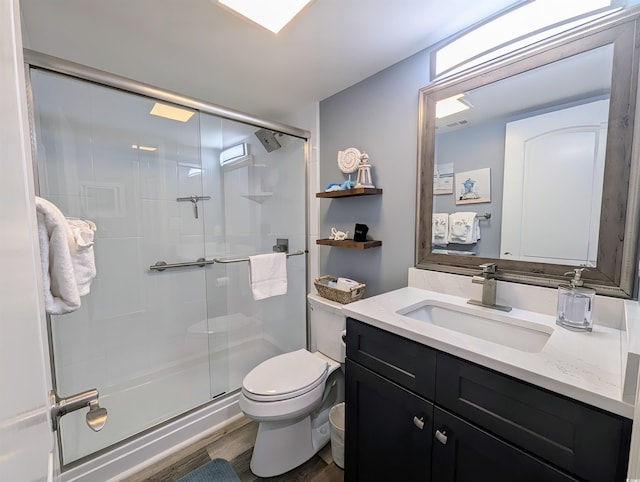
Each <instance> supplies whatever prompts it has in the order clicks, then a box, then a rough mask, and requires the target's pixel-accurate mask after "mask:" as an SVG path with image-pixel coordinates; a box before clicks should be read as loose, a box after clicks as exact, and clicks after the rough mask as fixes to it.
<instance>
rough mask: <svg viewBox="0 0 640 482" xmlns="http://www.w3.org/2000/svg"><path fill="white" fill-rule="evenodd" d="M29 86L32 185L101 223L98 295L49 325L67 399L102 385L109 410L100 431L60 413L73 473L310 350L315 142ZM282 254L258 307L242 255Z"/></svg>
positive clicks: (63, 87)
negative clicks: (310, 169) (309, 208)
mask: <svg viewBox="0 0 640 482" xmlns="http://www.w3.org/2000/svg"><path fill="white" fill-rule="evenodd" d="M29 78H30V90H31V98H32V111H33V112H32V116H33V123H34V138H35V142H34V144H35V157H36V159H37V161H36V162H37V166H36V172H37V184H38V185H37V186H36V192H38V193H39V196H41V197H43V198H46V199H48V200H49V201H51V202H53V203H54V204H56V205H57V206H58V207H59V208H60V210H61V211H62V212H63V213H64V214H65V215H66V216H70V217H78V218H82V219H90V220H92V221H94V222H95V224H96V225H97V231H96V239H95V247H94V250H95V259H96V267H97V277H96V278H95V279H94V281H93V283H92V286H91V292H90V294H88V295H87V296H85V297H83V298H82V306H81V307H80V309H79V310H77V311H76V312H73V313H69V314H66V315H57V316H51V317H50V321H49V326H50V341H51V348H52V353H53V355H52V358H53V360H52V368H53V370H54V387H55V388H56V390H57V392H58V394H60V395H61V396H66V395H70V394H74V393H77V392H81V391H83V390H86V389H89V388H97V389H98V391H99V393H100V404H101V406H103V407H105V408H107V409H108V411H109V416H108V421H107V423H106V425H105V427H104V429H103V430H102V431H100V432H97V433H94V432H92V431H91V430H89V428H88V427H87V426H86V424H85V420H84V413H81V412H75V413H71V414H68V415H66V416H65V417H63V418H62V419H61V421H60V424H61V430H60V432H59V435H60V437H59V440H60V441H61V449H62V461H63V464H64V465H65V466H68V465H69V464H71V465H73V464H78V463H79V462H82V461H83V460H86V459H87V458H90V457H91V456H92V454H95V453H97V452H99V451H102V450H103V449H105V448H107V447H111V446H114V444H118V443H119V442H122V441H124V440H126V439H130V438H131V437H134V436H136V435H137V434H140V433H142V432H144V431H147V430H149V429H151V428H152V427H155V426H158V425H159V424H162V423H163V422H166V421H168V420H170V419H175V417H178V416H180V415H181V414H184V413H186V412H188V411H190V410H192V409H194V408H196V407H199V406H202V405H203V404H207V403H208V402H209V401H211V400H212V399H219V398H220V397H225V396H226V394H229V393H231V392H234V391H237V390H238V389H239V388H240V387H241V384H242V379H243V377H244V375H245V374H246V373H248V371H249V370H251V369H252V368H253V367H255V366H256V365H257V364H258V363H260V362H261V361H263V360H265V359H266V358H268V357H271V356H273V355H275V354H278V353H282V352H285V351H290V350H294V349H298V348H303V347H305V346H306V340H307V338H306V329H307V328H306V326H307V325H306V298H305V295H306V256H305V252H306V242H307V241H306V212H305V211H306V202H305V198H306V151H307V146H306V144H307V140H306V139H305V138H304V136H300V135H290V134H282V133H280V132H277V131H276V132H274V129H271V128H269V127H270V126H271V125H272V124H270V123H266V122H265V125H260V124H258V123H245V122H240V121H238V120H234V119H233V115H214V114H215V110H214V113H211V112H207V111H206V109H201V108H193V106H188V105H187V106H185V105H179V103H178V104H172V103H169V102H167V101H166V100H158V99H156V98H153V96H148V95H141V94H140V93H136V92H132V91H126V90H123V89H122V88H114V87H113V86H109V85H104V84H100V83H96V82H90V81H87V80H84V79H81V78H77V77H76V76H68V75H65V74H62V73H60V72H53V71H50V70H47V69H42V68H37V66H31V68H30V69H29ZM163 106H164V107H165V108H166V107H169V109H168V111H169V112H168V114H163V113H162V112H160V113H158V112H157V109H158V108H162V107H163ZM226 112H228V111H226ZM167 116H169V117H171V118H169V117H167ZM239 117H240V118H241V116H239ZM265 127H266V133H265V132H263V131H265ZM261 130H262V131H261ZM283 130H285V129H283ZM258 131H260V132H259V135H256V132H258ZM265 136H266V137H265ZM265 138H268V146H267V145H265V144H264V142H265V141H264V139H265ZM274 141H275V142H274ZM287 249H288V252H289V254H290V256H289V257H288V258H287V276H288V292H287V294H286V295H284V296H278V297H273V298H269V299H265V300H262V301H254V300H253V298H252V293H251V289H250V282H249V269H248V262H247V257H248V256H249V255H253V254H258V253H268V252H272V251H274V250H276V251H278V250H279V251H282V250H287ZM163 263H166V265H163Z"/></svg>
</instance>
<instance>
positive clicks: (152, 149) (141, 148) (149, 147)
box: [131, 144, 158, 151]
mask: <svg viewBox="0 0 640 482" xmlns="http://www.w3.org/2000/svg"><path fill="white" fill-rule="evenodd" d="M131 149H138V150H140V151H155V150H156V149H158V148H157V147H152V146H139V145H138V144H131Z"/></svg>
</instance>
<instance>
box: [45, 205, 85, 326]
mask: <svg viewBox="0 0 640 482" xmlns="http://www.w3.org/2000/svg"><path fill="white" fill-rule="evenodd" d="M36 214H37V218H38V240H39V241H40V265H41V267H42V280H43V284H44V286H43V288H44V303H45V309H46V310H47V312H48V313H51V314H53V315H61V314H64V313H70V312H72V311H75V310H77V309H78V308H80V293H79V292H78V286H77V284H76V277H75V273H74V269H73V262H72V260H71V250H72V249H74V245H75V241H74V238H73V234H72V232H71V229H70V228H69V225H68V223H67V221H66V219H65V218H64V215H63V214H62V213H61V212H60V210H59V209H58V208H57V207H56V206H55V205H54V204H53V203H51V202H49V201H47V200H46V199H42V198H39V197H36Z"/></svg>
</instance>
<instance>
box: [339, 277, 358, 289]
mask: <svg viewBox="0 0 640 482" xmlns="http://www.w3.org/2000/svg"><path fill="white" fill-rule="evenodd" d="M359 284H360V283H358V282H357V281H353V280H352V279H349V278H338V282H337V283H336V288H337V289H339V290H342V291H350V290H351V288H354V287H356V286H358V285H359Z"/></svg>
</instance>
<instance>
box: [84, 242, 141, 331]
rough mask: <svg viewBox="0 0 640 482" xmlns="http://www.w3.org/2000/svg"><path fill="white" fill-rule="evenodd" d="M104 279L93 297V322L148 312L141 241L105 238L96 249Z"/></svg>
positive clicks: (100, 281) (97, 262)
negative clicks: (144, 290) (143, 283)
mask: <svg viewBox="0 0 640 482" xmlns="http://www.w3.org/2000/svg"><path fill="white" fill-rule="evenodd" d="M95 257H96V271H97V272H98V273H100V279H99V280H94V282H95V283H96V284H97V287H96V288H99V289H96V290H95V293H94V296H93V298H94V299H93V301H94V303H93V313H92V316H93V319H94V320H104V319H108V318H114V317H116V316H120V315H124V314H126V313H134V312H138V311H142V310H144V305H143V302H142V299H143V298H142V288H141V286H142V280H143V276H144V274H145V269H146V267H145V265H144V264H143V262H142V240H141V238H104V239H101V240H100V249H97V248H96V249H95Z"/></svg>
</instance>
